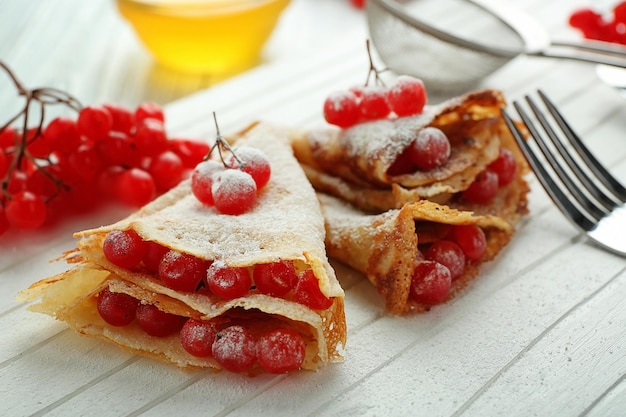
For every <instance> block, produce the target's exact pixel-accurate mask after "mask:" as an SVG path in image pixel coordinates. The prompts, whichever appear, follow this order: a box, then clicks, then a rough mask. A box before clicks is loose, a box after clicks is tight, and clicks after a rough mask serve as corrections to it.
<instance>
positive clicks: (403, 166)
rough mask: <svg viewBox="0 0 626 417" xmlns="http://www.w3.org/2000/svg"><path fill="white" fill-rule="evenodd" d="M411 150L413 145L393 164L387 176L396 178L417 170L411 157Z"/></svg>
mask: <svg viewBox="0 0 626 417" xmlns="http://www.w3.org/2000/svg"><path fill="white" fill-rule="evenodd" d="M411 148H412V145H409V146H407V148H406V149H405V150H404V151H402V153H401V154H400V155H398V157H397V158H396V160H395V161H394V163H393V164H391V166H390V167H389V169H388V170H387V175H389V176H392V177H395V176H397V175H404V174H409V173H411V172H414V171H415V170H416V168H417V167H416V166H415V163H414V162H413V158H412V157H411V152H412V151H411Z"/></svg>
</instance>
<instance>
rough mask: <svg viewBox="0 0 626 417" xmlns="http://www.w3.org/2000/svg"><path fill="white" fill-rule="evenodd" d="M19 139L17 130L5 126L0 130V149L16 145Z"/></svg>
mask: <svg viewBox="0 0 626 417" xmlns="http://www.w3.org/2000/svg"><path fill="white" fill-rule="evenodd" d="M18 140H19V136H18V133H17V130H15V129H14V128H12V127H11V126H7V127H6V128H5V129H4V130H2V131H1V132H0V149H2V150H5V151H6V150H8V149H11V148H14V147H15V146H16V145H17V141H18Z"/></svg>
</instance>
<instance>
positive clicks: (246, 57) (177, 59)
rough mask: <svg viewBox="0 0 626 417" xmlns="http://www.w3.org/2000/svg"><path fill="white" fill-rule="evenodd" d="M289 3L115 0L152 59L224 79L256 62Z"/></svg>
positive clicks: (271, 0) (273, 0)
mask: <svg viewBox="0 0 626 417" xmlns="http://www.w3.org/2000/svg"><path fill="white" fill-rule="evenodd" d="M288 3H289V0H117V6H118V9H119V11H120V13H121V14H122V16H124V18H125V19H126V20H127V21H129V22H130V23H131V24H132V26H133V28H134V29H135V32H136V34H137V36H138V37H139V39H140V40H141V41H142V42H143V44H144V45H145V46H146V47H147V49H148V50H149V51H150V52H151V53H152V55H153V56H154V58H155V59H156V60H157V61H158V62H160V63H161V64H162V65H164V66H166V67H170V68H173V69H176V70H179V71H183V72H188V73H194V74H212V75H227V74H234V73H236V72H238V71H242V70H245V69H248V68H250V67H252V66H254V65H255V64H256V62H257V61H258V59H259V56H260V54H261V50H262V48H263V45H264V44H265V42H266V41H267V39H268V38H269V36H270V35H271V33H272V31H273V29H274V27H275V26H276V23H277V21H278V18H279V17H280V15H281V12H282V11H283V9H284V8H285V7H286V6H287V5H288Z"/></svg>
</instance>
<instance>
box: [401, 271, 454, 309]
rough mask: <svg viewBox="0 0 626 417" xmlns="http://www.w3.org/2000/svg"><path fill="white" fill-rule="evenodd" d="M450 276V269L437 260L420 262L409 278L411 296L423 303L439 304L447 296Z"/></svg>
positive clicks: (450, 280) (450, 281)
mask: <svg viewBox="0 0 626 417" xmlns="http://www.w3.org/2000/svg"><path fill="white" fill-rule="evenodd" d="M451 283H452V278H451V276H450V270H449V269H448V268H447V267H445V266H444V265H442V264H440V263H439V262H434V261H423V262H420V263H419V264H418V265H417V267H416V268H415V270H414V271H413V278H412V279H411V295H412V297H413V298H414V299H415V300H416V301H418V302H420V303H424V304H439V303H441V302H443V301H445V300H446V298H448V294H449V293H450V286H451Z"/></svg>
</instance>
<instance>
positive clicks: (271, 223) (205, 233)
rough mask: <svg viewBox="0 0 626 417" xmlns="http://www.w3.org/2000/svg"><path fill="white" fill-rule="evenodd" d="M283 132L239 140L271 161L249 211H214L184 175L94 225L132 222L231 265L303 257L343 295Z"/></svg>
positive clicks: (265, 131) (145, 232)
mask: <svg viewBox="0 0 626 417" xmlns="http://www.w3.org/2000/svg"><path fill="white" fill-rule="evenodd" d="M287 136H288V130H287V129H281V128H277V127H275V126H271V125H265V124H259V125H257V126H256V127H255V128H254V129H252V130H250V131H248V132H247V133H246V136H245V137H244V138H243V139H242V140H241V141H240V142H238V143H237V145H243V144H245V145H246V146H254V147H257V148H259V149H261V150H262V151H263V152H264V153H265V154H266V155H267V156H268V158H269V160H270V164H271V167H272V177H271V179H270V181H269V182H268V183H267V184H266V185H265V186H264V187H263V188H262V189H261V190H259V192H258V197H257V201H256V203H255V205H254V206H253V207H252V209H251V210H250V211H248V212H245V213H243V214H240V215H236V216H232V215H226V214H220V213H219V212H218V211H217V210H216V208H215V207H210V206H206V205H204V204H203V203H201V202H200V201H199V200H197V199H196V198H195V196H194V195H193V194H192V193H191V191H190V181H189V180H187V181H184V182H183V183H181V184H180V185H179V186H177V187H176V188H175V189H173V190H171V191H170V192H168V193H166V194H164V195H163V196H162V197H160V198H158V199H157V200H155V201H153V202H152V203H150V204H148V205H147V206H145V207H144V208H143V209H142V210H140V211H139V212H137V213H136V214H134V215H132V216H130V217H129V218H127V219H125V220H123V221H121V222H118V223H116V224H113V225H111V226H108V227H104V228H101V229H97V230H96V231H97V232H106V231H108V230H115V229H125V228H128V227H131V228H133V229H135V230H136V231H137V232H138V233H139V234H140V235H141V236H143V237H144V238H148V239H149V240H153V241H157V242H160V243H162V244H164V245H165V246H167V247H169V248H172V249H176V250H178V251H181V252H185V253H188V254H190V255H194V256H196V257H198V258H202V259H207V260H223V261H224V262H226V263H227V264H228V265H229V266H233V267H236V266H248V265H253V264H256V263H267V262H272V261H277V260H280V259H292V260H301V261H304V262H306V263H307V264H309V263H310V264H311V266H312V267H313V268H314V269H315V270H316V273H315V274H316V276H318V278H320V277H324V276H326V275H328V277H329V279H330V282H329V281H326V280H324V281H325V282H320V285H321V287H322V288H323V291H324V292H325V293H326V294H328V295H340V294H343V292H342V291H341V288H340V287H339V284H338V283H337V282H336V278H335V276H334V273H333V271H332V269H331V268H329V267H327V264H328V261H327V257H326V250H325V247H324V237H325V230H324V219H323V217H322V214H321V210H320V207H319V205H318V204H317V199H316V196H315V192H314V190H313V187H312V186H311V184H310V183H309V182H308V180H307V179H306V176H305V175H304V172H303V171H302V169H301V168H300V165H299V164H298V162H297V161H296V159H295V158H294V156H293V151H292V149H291V146H290V144H289V142H288V137H287ZM87 234H89V232H84V233H83V235H87ZM313 261H314V262H313Z"/></svg>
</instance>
